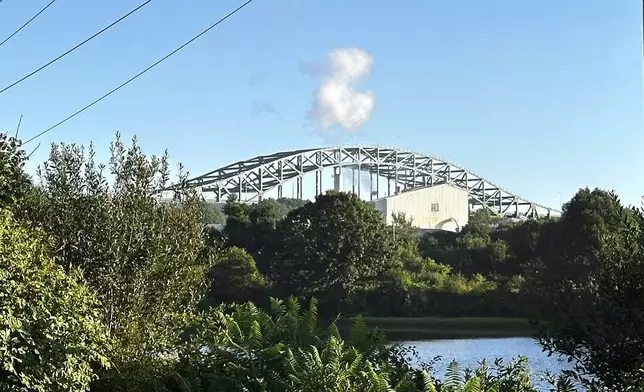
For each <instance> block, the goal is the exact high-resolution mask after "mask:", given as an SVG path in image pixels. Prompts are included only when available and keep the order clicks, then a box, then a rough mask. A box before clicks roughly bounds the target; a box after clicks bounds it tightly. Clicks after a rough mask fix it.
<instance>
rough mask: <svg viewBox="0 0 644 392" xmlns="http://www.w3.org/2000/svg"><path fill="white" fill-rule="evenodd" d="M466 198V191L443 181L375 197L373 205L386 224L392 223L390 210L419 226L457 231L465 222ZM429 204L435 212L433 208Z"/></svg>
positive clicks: (467, 215)
mask: <svg viewBox="0 0 644 392" xmlns="http://www.w3.org/2000/svg"><path fill="white" fill-rule="evenodd" d="M468 201H469V198H468V195H467V191H464V190H462V189H459V188H456V187H453V186H451V185H446V184H443V185H437V186H434V187H428V188H421V189H417V190H413V191H407V192H403V193H400V194H398V195H395V196H391V197H387V198H383V199H378V200H375V201H373V202H372V204H373V206H374V207H375V208H376V209H377V210H378V211H380V213H381V214H383V216H384V217H385V221H386V222H387V224H391V223H392V218H391V215H392V214H393V213H399V212H403V213H405V215H406V216H407V217H408V218H413V225H414V226H417V227H418V228H420V229H442V230H449V231H456V230H457V229H461V228H463V226H465V225H466V224H467V221H468V217H469V214H468ZM432 205H434V207H438V211H432Z"/></svg>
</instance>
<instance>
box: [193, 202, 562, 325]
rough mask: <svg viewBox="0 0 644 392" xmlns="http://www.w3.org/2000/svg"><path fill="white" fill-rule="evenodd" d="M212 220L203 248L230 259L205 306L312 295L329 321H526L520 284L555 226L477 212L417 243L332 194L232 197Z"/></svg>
mask: <svg viewBox="0 0 644 392" xmlns="http://www.w3.org/2000/svg"><path fill="white" fill-rule="evenodd" d="M205 208H206V209H207V210H209V209H210V210H211V209H212V208H213V207H212V206H211V205H206V206H205ZM217 213H218V214H213V213H212V212H211V213H209V214H208V217H209V219H212V217H213V215H216V222H225V225H223V226H216V227H211V228H209V229H208V232H209V239H210V242H209V244H210V246H212V247H214V248H216V249H228V252H227V253H226V252H224V253H223V254H222V259H221V262H220V263H218V264H217V267H216V268H215V271H214V273H215V274H216V276H217V277H218V279H216V280H224V281H229V282H231V284H230V286H226V287H222V286H218V287H213V288H212V290H211V291H210V292H209V297H208V301H210V302H209V303H210V304H216V303H222V302H224V303H225V302H230V301H246V300H253V301H254V302H256V303H261V299H262V298H267V297H269V296H288V295H296V296H299V297H301V298H308V297H311V296H315V297H316V298H319V299H320V301H321V302H320V306H321V311H322V312H323V313H324V314H327V315H330V316H335V315H336V314H338V313H342V314H345V315H356V314H363V315H369V316H403V317H413V316H427V315H434V316H490V317H492V316H495V317H498V316H509V317H525V316H527V315H528V313H527V312H526V306H525V301H524V300H523V299H524V296H523V295H522V294H523V291H522V290H523V289H524V283H525V279H526V276H527V275H528V274H530V271H531V269H532V268H533V267H534V263H535V261H536V260H538V259H540V258H542V256H543V251H544V249H546V248H547V247H548V244H549V240H548V238H549V237H548V236H549V234H548V233H549V232H550V231H551V230H552V227H554V224H555V221H554V220H546V219H540V220H528V221H523V222H505V223H504V222H502V221H500V220H499V219H498V218H495V217H492V216H491V214H490V213H489V212H488V211H487V210H478V211H476V212H475V213H474V214H473V215H472V217H471V219H470V222H469V223H468V224H467V225H466V226H465V227H464V228H463V230H462V231H460V232H459V233H451V232H434V233H427V234H425V235H424V236H422V237H420V235H419V234H418V231H417V229H416V228H415V227H414V226H413V221H412V220H411V219H408V218H407V217H405V216H404V215H403V214H398V215H397V216H394V219H393V222H394V223H393V226H389V227H387V226H386V225H385V224H384V222H383V221H382V219H381V217H380V215H379V213H378V212H377V211H376V210H374V209H373V208H371V207H370V206H369V205H368V204H367V203H365V202H362V201H361V200H360V199H358V197H357V196H355V195H351V194H347V193H337V192H333V191H331V192H328V193H327V194H325V195H321V196H319V197H317V198H316V200H315V201H313V202H305V201H300V200H293V199H279V200H274V199H267V200H262V201H260V202H258V203H255V204H243V203H239V202H238V201H236V200H235V198H231V199H229V200H228V201H227V202H226V204H225V206H224V208H223V213H220V212H219V211H218V210H217ZM207 222H208V221H207ZM329 243H333V244H339V246H337V247H333V248H330V247H329V246H328V244H329ZM240 288H241V289H240Z"/></svg>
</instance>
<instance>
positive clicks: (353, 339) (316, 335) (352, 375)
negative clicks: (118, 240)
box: [157, 298, 431, 392]
mask: <svg viewBox="0 0 644 392" xmlns="http://www.w3.org/2000/svg"><path fill="white" fill-rule="evenodd" d="M192 331H193V332H192V334H191V336H190V338H189V339H188V340H186V343H185V345H183V346H182V348H181V349H180V356H181V358H182V360H181V364H180V366H179V367H178V368H177V371H176V374H174V373H173V374H172V375H169V376H168V377H166V378H165V382H164V383H163V384H162V385H163V386H161V387H157V390H159V391H161V390H163V391H165V390H168V391H175V390H177V391H178V390H195V391H196V390H203V391H229V390H246V391H274V390H280V391H287V392H291V391H292V392H296V391H323V390H324V391H327V390H328V391H339V390H342V391H350V392H352V391H355V392H357V391H389V390H393V389H392V386H394V385H395V386H398V387H397V388H396V390H399V391H401V392H404V391H409V392H415V391H424V390H426V389H423V388H416V387H415V386H416V385H418V384H420V383H421V381H423V380H427V381H428V382H431V381H430V380H429V377H428V376H427V374H426V373H424V372H423V371H420V370H413V369H411V368H410V367H408V366H404V365H396V363H400V364H402V363H404V359H403V358H402V357H400V356H398V355H399V354H397V352H396V351H394V350H392V349H390V348H388V347H386V346H385V345H384V340H383V337H382V335H381V334H380V333H379V332H377V331H370V330H368V329H366V327H365V326H364V323H360V322H359V321H358V322H356V325H355V326H354V327H353V328H352V330H351V331H350V333H349V336H350V338H349V340H347V341H344V340H343V339H342V337H341V336H340V333H339V332H338V329H337V327H336V326H335V324H330V325H328V326H327V327H324V328H323V327H320V326H319V324H318V312H317V306H316V301H315V300H312V301H311V302H310V305H309V308H308V309H307V310H306V311H302V310H301V309H300V305H299V303H298V302H297V300H295V299H294V298H290V299H289V300H287V301H281V300H275V299H273V300H272V301H271V311H270V313H266V312H264V311H262V310H261V309H259V308H257V307H256V306H255V305H253V304H251V303H246V304H242V305H236V306H233V307H220V308H214V309H211V310H210V311H208V312H206V313H203V314H201V315H200V316H198V317H197V318H195V319H194V321H193V325H192ZM394 357H397V358H398V361H395V360H391V361H388V359H389V358H394ZM178 380H181V381H182V382H181V383H178V382H177V381H178ZM181 385H183V388H182V387H181ZM186 387H187V388H188V389H186ZM197 388H199V389H197Z"/></svg>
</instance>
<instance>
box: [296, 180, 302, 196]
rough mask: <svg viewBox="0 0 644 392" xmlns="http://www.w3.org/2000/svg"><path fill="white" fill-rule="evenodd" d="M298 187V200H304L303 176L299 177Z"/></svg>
mask: <svg viewBox="0 0 644 392" xmlns="http://www.w3.org/2000/svg"><path fill="white" fill-rule="evenodd" d="M296 186H297V189H296V191H295V192H296V195H297V196H296V197H297V199H298V200H302V177H298V178H297V185H296Z"/></svg>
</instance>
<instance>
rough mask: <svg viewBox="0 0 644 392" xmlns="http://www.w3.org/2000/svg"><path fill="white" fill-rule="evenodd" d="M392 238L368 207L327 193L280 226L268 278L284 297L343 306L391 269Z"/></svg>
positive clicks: (349, 197)
mask: <svg viewBox="0 0 644 392" xmlns="http://www.w3.org/2000/svg"><path fill="white" fill-rule="evenodd" d="M391 238H392V237H391V234H390V233H389V232H388V231H387V228H386V227H385V225H384V222H383V221H382V218H381V216H380V215H379V214H378V212H377V211H376V210H374V209H373V208H372V207H371V206H369V205H368V204H367V203H365V202H363V201H361V200H360V199H358V197H357V196H356V195H352V194H347V193H337V192H329V193H327V194H325V195H321V196H318V197H317V198H316V201H315V203H310V204H307V205H305V206H304V207H302V208H299V209H297V210H293V211H291V212H290V213H289V214H288V216H287V217H286V218H285V219H284V220H282V221H280V222H279V224H278V226H277V231H276V237H275V240H276V244H275V253H274V256H273V260H274V261H273V264H272V266H271V275H272V276H273V278H274V279H275V282H276V284H277V286H278V287H279V288H280V289H282V290H284V292H286V293H297V295H298V296H302V297H309V296H318V297H320V298H321V300H322V301H324V302H333V303H335V304H341V303H342V301H344V299H346V298H347V297H349V296H351V295H352V294H353V293H354V292H355V291H357V290H360V289H366V288H370V287H374V286H376V285H377V281H378V278H379V277H380V276H382V275H383V274H384V273H385V271H387V270H388V269H389V268H390V265H391V263H392V261H393V244H392V239H391ZM329 244H333V246H329Z"/></svg>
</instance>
